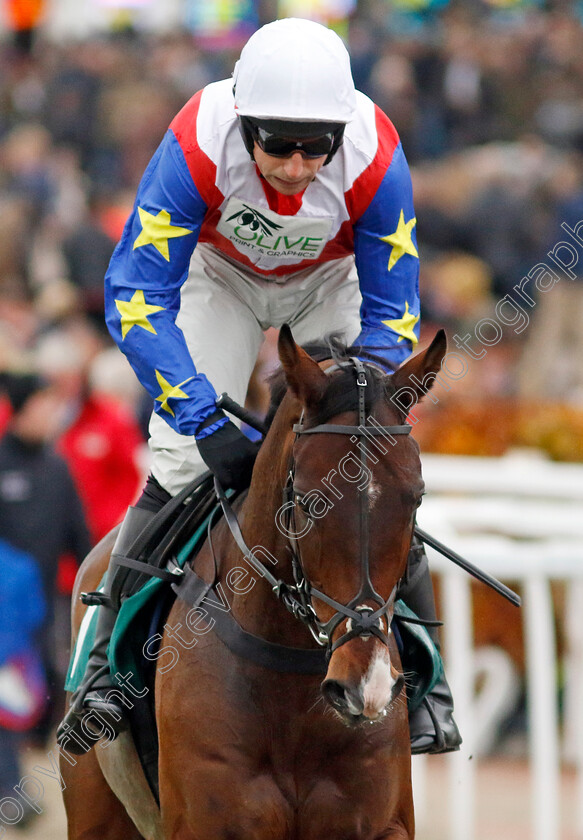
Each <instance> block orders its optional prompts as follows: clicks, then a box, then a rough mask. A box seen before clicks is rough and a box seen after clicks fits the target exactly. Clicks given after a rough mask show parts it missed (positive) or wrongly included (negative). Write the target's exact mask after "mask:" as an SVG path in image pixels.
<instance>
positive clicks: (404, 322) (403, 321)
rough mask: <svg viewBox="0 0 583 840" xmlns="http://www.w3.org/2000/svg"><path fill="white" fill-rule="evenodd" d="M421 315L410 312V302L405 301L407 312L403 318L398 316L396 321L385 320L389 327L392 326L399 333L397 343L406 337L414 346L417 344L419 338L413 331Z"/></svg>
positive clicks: (384, 322)
mask: <svg viewBox="0 0 583 840" xmlns="http://www.w3.org/2000/svg"><path fill="white" fill-rule="evenodd" d="M419 317H420V316H419V315H413V313H412V312H409V303H408V302H407V301H405V314H404V315H403V317H402V318H397V320H396V321H383V324H385V325H386V326H387V327H390V328H391V329H392V330H393V331H394V332H396V333H397V335H398V336H399V338H398V339H397V344H398V343H399V341H403V339H404V338H406V339H408V340H409V341H410V342H411V344H412V345H413V346H415V345H416V344H417V342H418V341H419V339H418V338H417V336H416V335H415V333H414V332H413V329H414V327H415V324H416V323H417V321H418V320H419Z"/></svg>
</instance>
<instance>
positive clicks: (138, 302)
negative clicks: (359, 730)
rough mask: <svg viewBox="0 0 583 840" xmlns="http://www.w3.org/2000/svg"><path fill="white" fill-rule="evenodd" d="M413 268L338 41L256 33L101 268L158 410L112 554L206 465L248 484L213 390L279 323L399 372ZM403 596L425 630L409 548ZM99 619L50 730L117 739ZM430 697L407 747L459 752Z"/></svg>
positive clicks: (200, 100) (424, 577)
mask: <svg viewBox="0 0 583 840" xmlns="http://www.w3.org/2000/svg"><path fill="white" fill-rule="evenodd" d="M418 272H419V259H418V254H417V247H416V238H415V214H414V210H413V201H412V188H411V178H410V174H409V169H408V166H407V162H406V159H405V156H404V154H403V149H402V147H401V143H400V141H399V137H398V134H397V132H396V130H395V128H394V126H393V125H392V123H391V122H390V120H389V119H388V118H387V117H386V116H385V114H384V113H383V112H382V111H381V110H380V109H379V108H377V107H376V106H375V105H374V103H373V102H371V100H370V99H368V98H367V97H366V96H365V95H364V94H362V93H360V92H358V91H356V90H355V89H354V83H353V80H352V75H351V71H350V61H349V56H348V53H347V51H346V48H345V47H344V44H343V42H342V41H341V39H340V38H339V37H338V36H337V35H336V34H335V33H334V32H333V31H332V30H329V29H327V28H326V27H324V26H322V25H320V24H317V23H314V22H312V21H307V20H299V19H291V18H290V19H285V20H278V21H275V22H273V23H269V24H267V25H266V26H263V27H262V28H261V29H259V30H258V31H257V32H256V33H255V34H254V35H253V36H252V37H251V38H250V40H249V41H248V42H247V44H246V45H245V47H244V48H243V51H242V53H241V57H240V60H239V61H238V62H237V64H236V65H235V70H234V74H233V78H232V79H225V80H224V81H220V82H215V83H212V84H209V85H207V87H205V88H204V89H203V90H202V91H200V92H199V93H197V94H196V95H195V96H193V97H192V99H191V100H190V101H189V102H187V104H186V105H185V106H184V108H183V109H182V110H181V111H180V112H179V113H178V115H177V116H176V117H175V118H174V120H173V122H172V123H171V125H170V127H169V129H168V131H167V133H166V135H165V137H164V139H163V140H162V143H161V145H160V147H159V148H158V150H157V152H156V153H155V155H154V157H153V159H152V160H151V162H150V164H149V166H148V168H147V169H146V172H145V174H144V176H143V179H142V181H141V184H140V186H139V189H138V193H137V198H136V203H135V206H134V210H133V212H132V215H131V216H130V218H129V220H128V222H127V224H126V226H125V230H124V233H123V236H122V239H121V241H120V243H119V245H118V246H117V248H116V250H115V253H114V255H113V257H112V260H111V264H110V267H109V270H108V273H107V276H106V319H107V323H108V326H109V329H110V332H111V334H112V336H113V337H114V339H115V340H116V341H117V343H118V345H119V347H120V348H121V350H122V351H123V352H124V353H125V354H126V356H127V358H128V359H129V361H130V363H131V365H132V367H133V368H134V370H135V372H136V375H137V376H138V378H139V379H140V381H141V383H142V384H143V385H144V387H145V388H146V389H147V390H148V392H149V393H150V395H151V397H152V399H153V402H154V413H153V415H152V418H151V422H150V435H151V436H150V441H149V444H150V449H151V453H152V460H151V475H150V476H149V478H148V482H147V484H146V487H145V489H144V492H143V494H142V496H141V498H140V499H139V500H138V502H137V503H136V506H135V507H131V508H130V509H129V511H128V514H127V515H126V518H125V519H124V522H123V524H122V528H121V531H120V533H119V535H118V538H117V542H116V545H115V546H114V549H113V555H122V556H123V555H124V553H125V552H127V551H128V549H129V547H130V546H131V545H132V544H133V542H134V541H135V539H136V537H137V536H138V535H139V533H140V532H141V531H142V530H143V528H144V527H145V525H146V523H147V522H148V521H149V519H150V518H151V517H152V516H153V514H154V513H155V512H157V511H158V510H160V508H161V507H162V506H163V505H164V504H165V503H166V502H167V501H169V500H170V498H171V497H173V496H175V495H176V494H177V493H179V492H180V491H181V490H182V489H183V488H184V487H185V486H186V485H187V484H188V483H189V482H191V481H192V479H193V478H195V477H196V476H197V475H200V474H202V473H203V472H204V471H205V470H207V469H210V470H211V471H212V472H213V473H214V475H215V476H216V477H217V478H218V480H219V481H220V483H221V484H222V485H223V487H231V488H233V489H235V490H238V489H242V488H244V487H247V486H248V485H249V481H250V478H251V471H252V468H253V462H254V459H255V455H256V452H257V448H256V444H254V443H252V442H251V441H250V440H249V439H248V438H247V437H246V436H245V435H244V434H243V433H242V432H241V431H240V430H239V428H238V427H237V426H236V425H235V424H234V423H233V422H232V421H231V420H229V419H228V418H227V417H226V415H225V414H224V413H223V412H222V411H221V410H220V409H217V407H216V400H217V394H220V393H222V392H224V391H226V392H227V393H228V394H229V396H231V397H232V398H233V399H235V400H236V401H238V402H240V403H243V402H244V400H245V394H246V391H247V386H248V382H249V379H250V377H251V373H252V371H253V367H254V365H255V362H256V359H257V354H258V352H259V349H260V346H261V344H262V341H263V338H264V331H265V330H266V329H268V328H269V327H276V328H277V327H281V325H282V324H284V323H287V324H289V325H290V326H291V328H292V330H293V333H294V338H295V340H296V341H298V343H300V344H303V343H306V342H308V341H310V340H314V339H317V338H321V337H322V336H324V335H325V334H326V333H329V332H332V331H334V332H337V333H338V332H340V333H342V334H343V336H344V338H345V339H346V340H347V341H348V343H350V344H353V345H356V346H358V347H360V348H363V349H364V350H368V351H374V353H375V354H376V356H377V357H378V358H379V360H380V362H381V363H382V364H384V365H386V368H387V369H388V370H394V369H395V367H396V366H398V365H399V364H400V363H401V362H403V361H404V360H405V359H406V358H407V356H408V355H409V354H410V352H411V350H412V348H413V347H414V345H415V344H416V343H417V341H418V336H419V294H418ZM119 573H122V574H123V573H125V574H127V573H128V570H127V569H120V568H119V567H118V570H117V571H116V573H115V574H119ZM112 576H113V575H112V573H111V572H110V573H109V576H108V584H109V586H110V587H111V583H112V581H111V577H112ZM406 590H407V591H406V592H405V591H403V592H401V593H400V596H401V597H404V598H405V599H406V603H407V604H408V606H409V607H410V608H411V609H412V610H414V611H415V612H416V613H417V614H418V615H419V616H420V617H421V618H424V619H428V620H434V619H435V606H434V601H433V590H432V584H431V579H430V576H429V571H428V568H427V559H426V557H425V554H424V552H423V551H422V550H421V551H419V550H417V551H412V552H411V557H410V563H409V569H408V574H407V585H406ZM126 591H127V590H126ZM122 594H123V587H122ZM99 613H100V616H99V621H98V626H97V633H96V641H95V647H94V650H93V651H92V655H91V658H90V662H89V665H88V669H87V673H86V676H85V680H84V683H83V685H82V686H81V688H80V689H79V690H78V692H77V697H76V702H75V703H74V706H73V707H72V709H71V710H70V711H69V713H68V715H67V717H66V718H65V721H64V722H63V724H61V727H60V729H59V737H64V736H65V735H66V733H67V732H68V731H69V727H73V729H75V727H78V726H79V719H80V716H81V715H82V714H83V713H84V712H86V711H88V710H95V711H98V712H99V713H100V714H101V716H102V717H103V718H105V720H107V722H109V723H111V726H112V729H113V731H115V732H119V731H121V730H122V729H123V728H124V726H125V725H126V721H125V715H124V710H123V706H122V705H121V704H119V703H118V702H117V700H116V698H115V696H113V697H112V696H111V695H110V697H109V698H108V699H106V696H105V695H106V694H107V693H108V691H109V690H111V688H112V686H111V677H110V674H109V671H108V668H107V658H106V655H105V651H106V648H107V643H108V640H109V636H110V634H111V630H112V628H113V624H114V622H115V611H114V610H112V609H109V608H107V607H103V606H102V607H100V608H99ZM79 698H81V701H80V699H79ZM426 700H427V702H426V703H425V704H424V705H422V706H421V707H420V708H419V709H418V710H417V711H416V712H415V713H414V714H413V715H412V718H411V720H410V729H411V740H412V750H413V751H414V752H445V751H450V750H455V749H458V748H459V744H460V743H461V739H460V736H459V732H458V730H457V727H456V724H455V722H454V720H453V716H452V713H453V701H452V698H451V693H450V690H449V687H448V685H447V682H446V681H445V678H442V679H441V680H440V682H439V683H438V684H437V685H436V686H435V688H434V689H433V691H432V692H431V693H430V694H429V695H428V697H427V698H426ZM72 746H73V742H70V743H69V744H68V746H67V749H70V748H71V747H72ZM73 749H74V747H73Z"/></svg>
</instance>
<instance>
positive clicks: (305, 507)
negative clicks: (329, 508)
mask: <svg viewBox="0 0 583 840" xmlns="http://www.w3.org/2000/svg"><path fill="white" fill-rule="evenodd" d="M294 502H295V503H296V507H298V508H299V509H300V510H301V512H302V513H303V514H304V516H307V517H308V518H311V516H310V506H309V504H308V503H307V502H306V497H305V496H303V495H302V494H301V493H296V494H295V495H294Z"/></svg>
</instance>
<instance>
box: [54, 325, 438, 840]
mask: <svg viewBox="0 0 583 840" xmlns="http://www.w3.org/2000/svg"><path fill="white" fill-rule="evenodd" d="M278 351H279V356H280V360H281V365H282V369H283V373H284V375H285V382H286V388H287V390H286V392H285V395H284V396H283V398H282V400H281V402H280V404H279V407H278V408H277V410H276V412H275V415H274V417H273V421H272V422H271V425H270V427H269V431H268V433H267V436H266V438H265V440H264V442H263V444H262V446H261V448H260V450H259V454H258V457H257V461H256V464H255V468H254V471H253V477H252V481H251V486H250V489H249V492H248V494H247V496H246V497H242V501H237V502H235V503H234V505H233V507H234V511H233V510H232V509H230V508H229V509H228V513H229V515H227V516H225V517H224V518H223V519H221V520H220V521H219V523H218V524H217V525H216V526H215V527H214V529H213V530H212V534H211V535H210V537H209V539H208V540H207V541H206V543H205V544H204V545H203V547H202V549H201V551H200V552H199V553H198V555H197V557H196V558H195V561H194V564H193V565H194V568H195V570H196V575H197V576H198V578H199V579H203V580H204V581H206V582H207V584H210V582H212V581H214V590H213V591H214V597H215V598H219V595H220V599H219V600H220V601H221V602H223V612H224V613H225V614H226V613H227V611H228V613H229V615H230V616H231V618H232V619H234V622H233V624H234V625H235V627H236V628H237V632H238V633H239V634H240V635H244V636H248V635H249V634H252V638H255V640H256V646H258V650H259V652H260V654H261V651H263V654H261V655H265V656H266V657H267V659H266V660H265V661H264V660H263V659H261V656H260V658H259V660H257V661H253V656H247V655H246V654H245V653H244V654H243V655H241V654H240V653H239V652H238V651H237V650H236V649H234V647H233V646H232V645H231V644H228V643H227V644H226V643H225V642H224V641H223V639H222V638H219V635H220V634H218V633H217V632H215V631H216V629H217V628H216V627H215V626H214V620H213V619H211V618H210V617H209V616H210V614H211V613H210V609H205V608H204V602H203V604H200V603H199V604H198V606H197V608H196V610H193V608H192V607H189V604H188V603H186V602H185V601H183V600H182V599H181V598H178V599H177V600H176V601H175V603H174V605H173V606H172V608H171V612H170V615H169V617H168V620H167V623H166V624H165V625H164V636H163V639H162V642H161V647H160V651H161V652H162V651H163V652H164V653H165V654H169V652H171V651H176V650H177V649H179V650H178V653H179V655H178V656H177V657H176V658H175V661H173V663H172V667H170V663H169V661H167V659H168V657H167V656H161V657H160V659H159V661H158V662H157V673H156V680H155V702H156V719H157V725H158V741H159V804H158V803H157V802H156V801H155V799H154V797H153V795H152V794H151V792H150V790H149V788H148V786H147V784H146V781H145V777H144V774H143V773H142V771H141V766H140V764H139V762H138V760H137V755H136V753H135V750H134V748H133V742H132V740H131V737H130V736H129V735H128V733H127V732H126V733H122V735H120V736H119V737H118V738H117V739H116V740H114V741H112V742H111V743H105V745H104V744H102V743H100V744H99V745H97V746H96V747H95V748H94V749H92V750H91V751H90V752H88V753H86V754H85V755H83V756H81V757H77V756H75V757H73V756H68V757H67V756H64V755H63V754H61V771H62V774H63V780H64V783H65V785H66V788H65V790H64V800H65V807H66V811H67V820H68V837H69V840H139V838H145V840H322V838H330V840H412V838H413V837H414V834H415V828H414V814H413V799H412V790H411V754H410V740H409V729H408V713H407V703H406V696H405V694H406V692H405V684H404V676H403V673H402V668H401V663H400V659H399V652H398V647H397V642H396V640H395V636H394V634H393V633H392V632H391V618H392V614H393V608H394V602H395V593H396V589H397V585H398V583H399V580H400V578H401V577H402V575H403V574H404V572H405V568H406V564H407V556H408V552H409V547H410V543H411V537H412V532H413V526H414V520H415V512H416V509H417V507H418V505H419V504H420V501H421V496H422V494H423V481H422V477H421V465H420V459H419V448H418V446H417V444H416V442H415V441H414V439H413V438H412V437H411V436H410V435H409V434H407V432H409V431H410V426H407V425H406V424H405V419H406V414H407V411H406V410H404V409H403V406H402V405H401V403H400V395H401V394H403V393H405V392H406V394H407V398H408V400H407V405H410V404H411V399H412V398H413V397H414V398H415V399H420V398H421V397H422V396H423V394H424V393H426V392H427V390H428V389H429V388H430V387H431V384H432V382H433V380H434V378H435V376H436V374H437V372H438V371H439V369H440V364H441V360H442V358H443V356H444V353H445V335H444V333H443V331H440V332H439V333H438V334H437V336H436V337H435V339H434V340H433V342H432V343H431V345H430V346H429V347H428V348H427V349H426V350H425V351H424V352H421V353H419V354H417V355H416V356H414V357H412V358H411V359H410V360H409V361H408V362H406V363H405V364H404V365H402V366H401V367H400V368H399V369H398V370H397V371H396V372H395V373H394V374H392V375H391V376H388V375H386V374H384V373H382V372H381V371H380V369H379V368H376V367H374V366H371V365H369V364H364V365H363V364H362V363H361V362H360V361H359V360H358V359H352V360H348V359H347V360H345V361H338V360H336V361H334V360H328V361H326V362H322V363H317V362H316V361H314V360H313V359H312V358H311V357H310V356H309V355H308V354H307V353H306V352H305V351H304V350H302V349H301V348H300V347H299V346H298V345H296V344H295V342H294V341H293V338H292V335H291V331H290V330H289V328H287V327H282V329H281V330H280V335H279V343H278ZM375 430H376V431H375ZM229 520H231V521H229ZM232 520H234V522H233V521H232ZM114 536H115V535H112V536H111V537H109V538H106V539H105V541H103V542H102V543H101V544H100V545H99V546H98V547H97V548H96V549H94V551H93V552H92V554H91V555H90V556H89V557H88V558H87V560H86V561H85V563H84V564H83V566H82V568H81V570H80V573H79V576H78V581H77V584H76V590H75V593H76V594H78V593H79V592H81V591H82V590H87V589H90V588H91V587H96V586H97V584H98V583H99V580H100V578H101V576H102V574H103V572H104V570H105V568H106V564H107V560H108V555H109V552H110V551H111V547H112V543H113V540H114ZM249 546H252V547H253V548H252V549H249V548H248V547H249ZM245 552H246V553H245ZM260 561H261V562H260ZM274 580H276V584H273V581H274ZM277 595H279V598H278V597H276V596H277ZM285 606H287V607H288V610H286V609H285ZM82 613H83V607H82V606H81V605H80V604H78V603H77V604H75V605H74V609H73V625H74V635H75V633H76V632H77V629H78V627H79V623H80V620H81V617H82ZM215 614H217V615H218V612H217V611H215ZM298 618H299V619H301V620H298ZM235 622H236V624H235ZM218 626H219V624H218V622H217V627H218ZM310 631H311V632H310ZM177 639H180V640H182V643H181V644H180V645H179V644H178V642H177ZM322 645H323V646H324V647H325V656H323V658H322V660H321V661H322V662H323V663H324V665H323V672H322V673H321V674H319V673H318V672H317V671H318V669H312V672H310V669H309V668H307V669H305V670H304V672H301V673H300V672H297V671H302V668H301V667H298V669H296V668H295V667H294V666H293V664H292V666H291V667H289V668H287V667H286V666H285V664H284V665H283V666H282V667H278V664H277V662H275V664H273V665H270V664H269V663H268V662H267V660H268V659H269V656H268V654H270V653H273V651H280V652H282V657H281V659H282V661H287V659H286V656H285V653H286V651H287V652H289V655H290V657H291V658H292V660H293V658H294V656H295V657H297V658H298V662H300V661H301V662H303V661H304V659H305V658H306V654H307V655H308V657H310V656H311V657H312V658H313V657H315V656H319V655H320V651H321V650H322V647H321V646H322ZM262 646H263V647H262ZM235 648H236V646H235ZM266 651H267V653H266ZM271 658H272V659H273V658H274V657H271ZM275 659H276V660H277V657H275ZM322 677H323V680H322ZM102 746H106V747H107V748H106V749H102V748H101V747H102Z"/></svg>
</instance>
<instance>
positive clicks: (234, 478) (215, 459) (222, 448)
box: [196, 411, 259, 490]
mask: <svg viewBox="0 0 583 840" xmlns="http://www.w3.org/2000/svg"><path fill="white" fill-rule="evenodd" d="M225 416H226V415H225V414H224V412H222V411H217V412H215V413H214V414H212V415H211V416H210V417H207V419H206V420H205V421H204V422H203V423H202V425H201V427H200V429H199V431H200V430H201V429H204V428H205V426H209V425H211V423H216V422H217V420H220V419H221V417H225ZM196 443H197V446H198V451H199V452H200V454H201V456H202V459H203V461H204V462H205V464H206V465H207V467H208V468H209V469H210V470H211V471H212V473H213V474H214V475H215V476H216V477H217V478H218V480H219V482H220V484H221V485H222V487H223V488H224V489H225V490H226V489H227V487H231V488H232V489H233V490H244V489H245V488H246V487H249V484H250V483H251V473H252V472H253V464H254V463H255V458H256V457H257V452H258V450H259V444H258V443H254V442H253V441H251V440H249V438H248V437H246V436H245V435H244V434H243V432H241V431H240V430H239V429H238V428H237V427H236V426H235V424H234V423H232V422H231V421H230V420H229V421H228V422H227V423H225V424H224V425H223V426H221V427H220V429H217V431H216V432H212V434H210V435H207V436H206V437H204V438H201V439H200V440H197V441H196Z"/></svg>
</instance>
